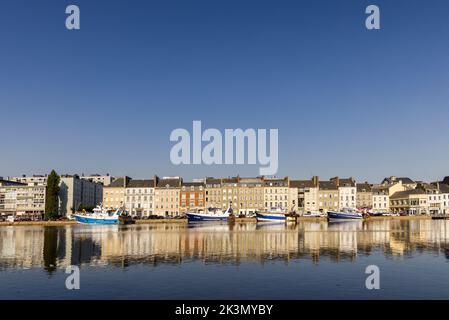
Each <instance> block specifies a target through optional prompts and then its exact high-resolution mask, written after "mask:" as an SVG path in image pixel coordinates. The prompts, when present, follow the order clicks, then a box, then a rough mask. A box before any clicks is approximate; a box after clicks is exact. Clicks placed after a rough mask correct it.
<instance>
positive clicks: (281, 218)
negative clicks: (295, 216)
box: [256, 212, 286, 221]
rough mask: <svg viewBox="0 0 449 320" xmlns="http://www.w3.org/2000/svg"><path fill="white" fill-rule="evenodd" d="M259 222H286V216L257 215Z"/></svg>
mask: <svg viewBox="0 0 449 320" xmlns="http://www.w3.org/2000/svg"><path fill="white" fill-rule="evenodd" d="M256 219H257V221H285V220H286V216H285V214H270V213H259V212H257V213H256Z"/></svg>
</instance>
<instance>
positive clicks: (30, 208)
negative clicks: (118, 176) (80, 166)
mask: <svg viewBox="0 0 449 320" xmlns="http://www.w3.org/2000/svg"><path fill="white" fill-rule="evenodd" d="M46 185H47V177H46V176H29V177H27V176H22V177H13V178H9V179H7V180H4V179H3V178H1V179H0V215H4V216H9V215H13V216H22V217H24V216H28V217H33V216H34V217H41V216H42V215H43V214H44V213H45V198H46ZM102 200H103V184H102V183H99V182H94V181H92V180H89V179H85V178H84V177H80V176H78V175H62V176H61V177H60V182H59V215H61V216H70V215H71V214H72V213H75V212H76V211H78V210H79V209H80V208H86V207H87V208H88V207H95V206H96V205H98V204H100V203H101V201H102Z"/></svg>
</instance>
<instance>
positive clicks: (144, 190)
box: [124, 180, 156, 217]
mask: <svg viewBox="0 0 449 320" xmlns="http://www.w3.org/2000/svg"><path fill="white" fill-rule="evenodd" d="M155 187H156V183H155V180H129V181H128V183H127V185H126V188H125V199H124V206H125V209H126V211H128V212H129V214H131V215H132V216H137V217H148V216H150V215H153V214H154V212H155V209H154V208H155V207H154V200H155V199H154V198H155Z"/></svg>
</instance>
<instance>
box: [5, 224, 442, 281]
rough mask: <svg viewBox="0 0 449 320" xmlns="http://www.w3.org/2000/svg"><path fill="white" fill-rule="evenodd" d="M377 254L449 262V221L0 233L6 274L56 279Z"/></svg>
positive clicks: (36, 229)
mask: <svg viewBox="0 0 449 320" xmlns="http://www.w3.org/2000/svg"><path fill="white" fill-rule="evenodd" d="M374 250H376V251H379V252H381V253H382V254H383V255H385V256H387V257H391V258H400V257H402V256H404V255H409V256H412V255H413V254H414V253H416V252H421V251H429V252H433V253H436V254H440V253H441V254H444V255H445V256H446V258H449V221H447V220H410V221H406V220H378V221H370V222H367V221H349V222H337V223H327V222H300V223H298V224H271V223H264V224H255V223H236V224H228V223H195V224H188V225H183V224H154V225H130V226H102V225H98V226H93V225H76V226H65V227H25V226H24V227H1V228H0V268H1V269H6V268H19V269H26V268H33V267H42V268H44V269H45V270H46V271H48V272H50V273H51V272H53V271H54V270H56V268H65V267H66V266H68V265H81V266H83V265H89V266H117V267H126V266H128V265H130V264H136V263H144V264H148V265H153V266H158V265H160V264H167V263H170V264H180V263H187V262H189V261H202V262H203V263H206V264H209V263H219V264H240V263H243V262H258V263H266V262H268V261H270V260H281V261H285V262H286V263H288V262H290V261H292V260H298V259H311V260H313V261H314V262H316V263H319V261H320V259H323V258H325V259H330V260H333V261H345V260H349V261H351V260H354V259H356V258H357V256H358V255H369V254H371V253H372V252H373V251H374Z"/></svg>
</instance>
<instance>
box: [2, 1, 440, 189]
mask: <svg viewBox="0 0 449 320" xmlns="http://www.w3.org/2000/svg"><path fill="white" fill-rule="evenodd" d="M69 4H77V5H79V6H80V9H81V30H79V31H68V30H66V29H65V18H66V14H65V7H66V6H67V5H69ZM369 4H377V5H378V6H379V7H380V10H381V28H382V29H381V30H379V31H368V30H366V29H365V25H364V23H365V17H366V14H365V8H366V6H367V5H369ZM0 40H1V42H0V43H1V50H0V111H1V113H0V115H1V136H0V141H1V149H0V150H1V151H0V152H1V154H0V176H9V175H18V174H22V173H25V174H33V173H47V172H48V171H49V170H51V169H52V168H55V169H56V170H57V171H58V172H59V173H85V174H88V173H94V172H98V173H105V172H109V173H110V174H112V175H125V174H126V175H130V176H132V177H134V178H147V177H150V176H152V175H153V174H159V175H181V176H184V177H185V178H187V179H190V178H192V177H198V176H206V175H215V176H227V175H233V174H237V173H240V174H241V175H243V176H253V175H257V174H258V168H259V166H258V165H256V166H205V165H200V166H198V165H197V166H174V165H172V164H171V163H170V160H169V152H170V148H171V145H172V144H171V143H170V141H169V135H170V132H171V131H172V130H173V129H175V128H187V129H189V130H191V126H192V121H193V120H201V121H202V122H203V125H204V126H205V127H214V128H218V129H221V130H223V129H225V128H239V127H240V128H278V129H279V171H278V176H284V175H290V176H293V177H295V178H309V177H311V176H312V175H320V176H322V177H323V178H328V177H330V176H335V175H339V176H353V177H355V178H357V179H360V180H365V179H368V180H370V181H372V182H379V181H380V180H381V179H382V178H383V177H384V176H389V175H398V176H410V177H412V178H416V179H425V180H433V179H436V178H439V177H442V176H444V175H449V166H448V164H449V161H448V159H449V148H448V145H449V131H448V130H447V128H448V119H449V2H448V1H443V0H441V1H424V0H420V1H416V0H407V1H400V0H396V1H380V0H374V1H331V0H329V1H316V0H315V1H274V0H272V1H250V0H247V1H245V0H239V1H237V0H226V1H224V0H213V1H211V0H200V1H197V0H179V1H174V0H171V1H166V0H164V1H163V0H160V1H114V0H108V1H106V0H105V1H99V0H89V1H86V0H73V1H72V0H71V1H62V0H54V1H21V0H2V1H1V4H0Z"/></svg>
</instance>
